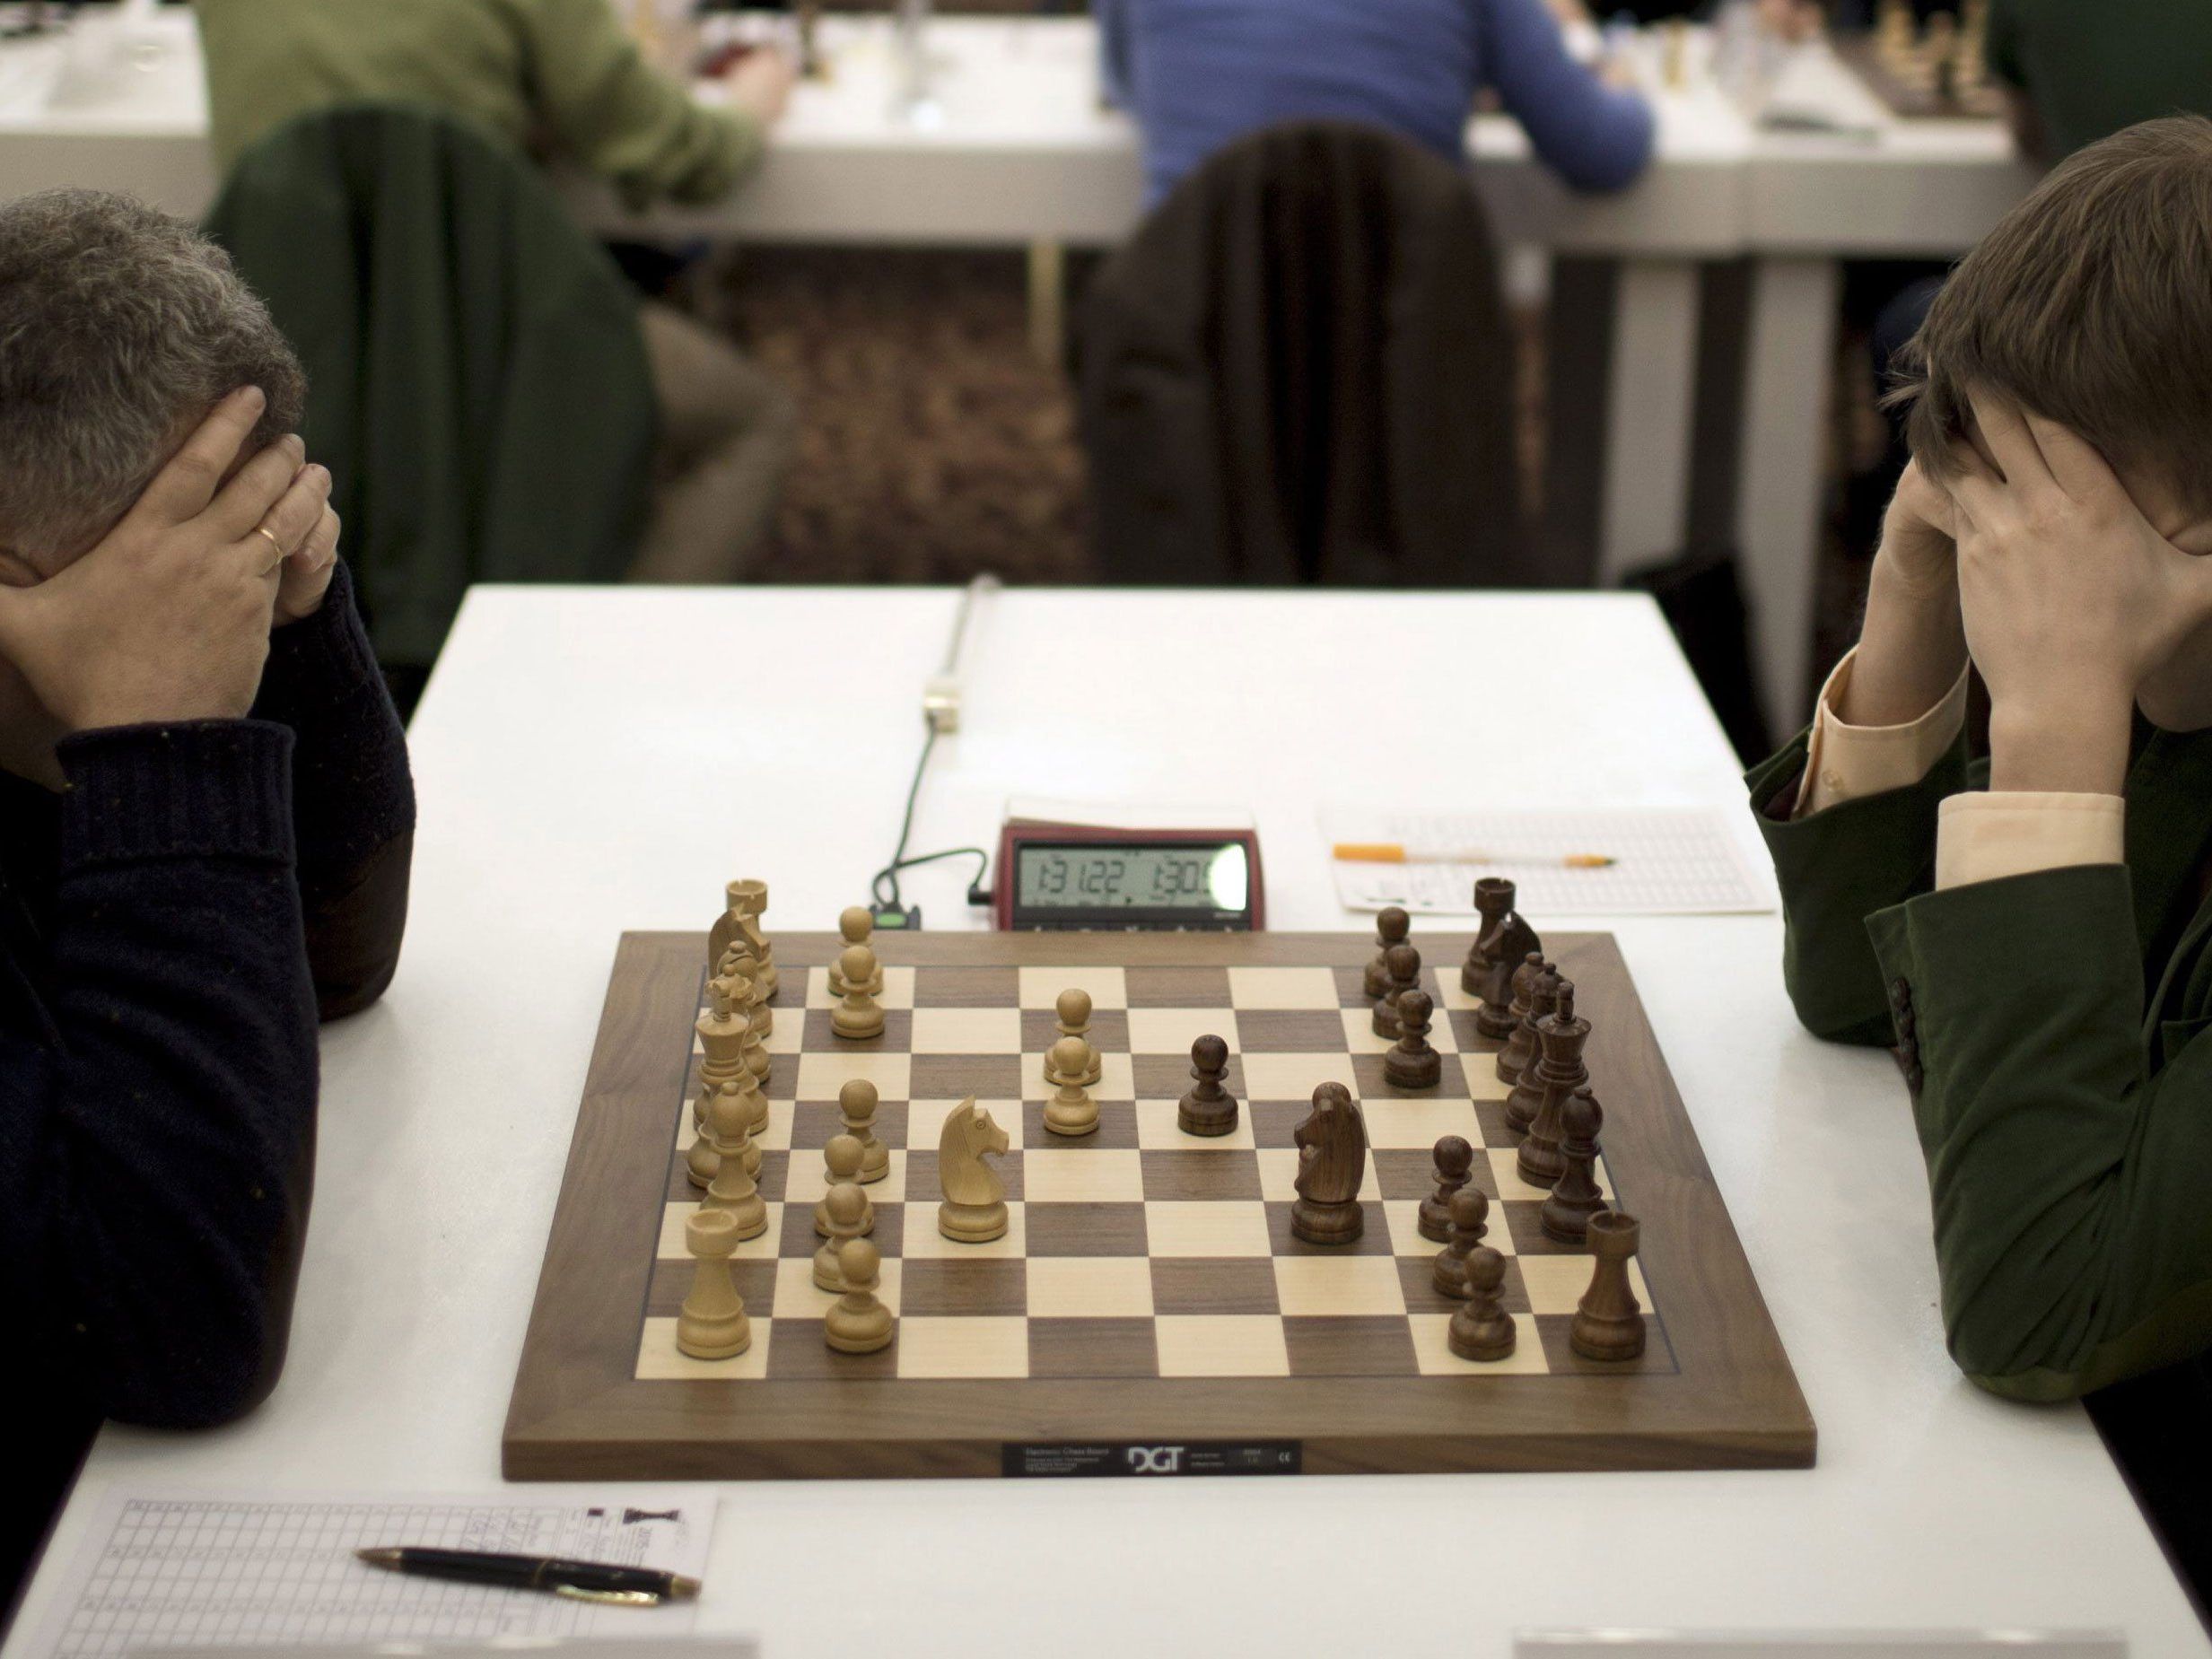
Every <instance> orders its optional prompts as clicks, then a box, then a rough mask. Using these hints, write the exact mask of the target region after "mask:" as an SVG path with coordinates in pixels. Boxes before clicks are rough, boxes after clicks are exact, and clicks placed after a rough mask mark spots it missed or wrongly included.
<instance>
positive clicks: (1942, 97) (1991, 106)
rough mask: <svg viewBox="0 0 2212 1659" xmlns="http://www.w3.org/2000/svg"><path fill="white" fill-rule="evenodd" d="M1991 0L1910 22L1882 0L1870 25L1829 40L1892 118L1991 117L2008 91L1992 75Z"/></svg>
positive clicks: (1895, 0)
mask: <svg viewBox="0 0 2212 1659" xmlns="http://www.w3.org/2000/svg"><path fill="white" fill-rule="evenodd" d="M1988 40H1989V5H1988V0H1965V4H1963V6H1962V7H1961V8H1960V10H1959V11H1958V12H1957V13H1947V12H1939V13H1937V14H1936V15H1935V16H1934V17H1933V18H1931V19H1930V20H1929V21H1928V22H1925V23H1921V22H1914V21H1913V19H1912V17H1911V15H1910V8H1909V7H1907V6H1905V5H1904V4H1900V3H1899V0H1885V4H1883V5H1882V7H1881V8H1880V11H1879V21H1878V22H1876V23H1875V27H1874V28H1873V29H1871V30H1858V31H1845V32H1841V33H1839V34H1837V35H1836V36H1835V37H1834V38H1833V39H1832V45H1833V46H1834V48H1835V53H1836V56H1837V57H1839V58H1840V59H1841V60H1842V61H1843V63H1844V65H1845V66H1846V67H1848V68H1849V69H1850V70H1851V71H1852V72H1853V73H1854V74H1857V75H1858V78H1859V79H1860V80H1861V81H1863V82H1865V83H1866V84H1867V90H1868V91H1869V92H1873V93H1874V95H1875V97H1876V98H1878V99H1880V100H1882V102H1883V103H1884V105H1886V106H1887V107H1888V109H1889V111H1890V113H1891V114H1892V115H1894V116H1897V117H1899V118H1902V119H1905V120H1914V121H1931V120H1932V121H1990V120H1996V119H1998V118H2001V117H2002V116H2003V115H2004V113H2005V94H2004V89H2003V88H2002V86H2000V85H1999V83H1998V82H1997V80H1996V79H1995V77H1993V76H1992V75H1991V74H1990V73H1989V59H1988V57H1987V48H1988Z"/></svg>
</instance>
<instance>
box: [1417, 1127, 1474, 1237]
mask: <svg viewBox="0 0 2212 1659" xmlns="http://www.w3.org/2000/svg"><path fill="white" fill-rule="evenodd" d="M1435 1156H1436V1166H1437V1167H1436V1175H1437V1190H1436V1192H1434V1193H1432V1194H1431V1195H1430V1196H1429V1197H1427V1198H1424V1199H1422V1200H1421V1236H1422V1237H1423V1238H1433V1239H1435V1240H1436V1242H1437V1243H1438V1244H1444V1243H1446V1242H1447V1240H1449V1239H1450V1237H1451V1236H1452V1194H1453V1193H1455V1192H1458V1191H1459V1189H1460V1188H1462V1187H1464V1186H1465V1185H1466V1184H1467V1183H1468V1182H1469V1181H1470V1180H1472V1179H1473V1173H1474V1148H1473V1147H1471V1146H1469V1145H1468V1144H1467V1143H1466V1141H1465V1140H1464V1139H1462V1138H1461V1137H1459V1136H1457V1135H1447V1136H1445V1137H1444V1139H1441V1140H1439V1141H1438V1142H1437V1147H1436V1154H1435Z"/></svg>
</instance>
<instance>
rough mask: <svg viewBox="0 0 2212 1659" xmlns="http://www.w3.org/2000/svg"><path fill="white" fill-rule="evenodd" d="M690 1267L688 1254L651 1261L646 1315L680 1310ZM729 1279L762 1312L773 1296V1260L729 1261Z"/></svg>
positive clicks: (688, 1285)
mask: <svg viewBox="0 0 2212 1659" xmlns="http://www.w3.org/2000/svg"><path fill="white" fill-rule="evenodd" d="M692 1273H693V1264H692V1262H691V1260H690V1259H689V1258H688V1257H686V1258H685V1259H684V1260H682V1261H680V1262H671V1261H666V1260H663V1261H659V1262H654V1263H653V1273H652V1278H651V1280H649V1281H648V1283H647V1284H646V1287H645V1313H646V1316H647V1317H648V1318H660V1319H673V1318H675V1317H676V1315H677V1314H680V1313H682V1312H683V1311H684V1298H685V1297H687V1296H689V1295H690V1294H691V1279H692ZM730 1283H731V1284H733V1285H735V1286H736V1287H737V1288H738V1294H739V1296H740V1297H744V1298H745V1305H746V1306H747V1307H748V1308H750V1309H752V1310H753V1311H754V1312H756V1313H757V1314H765V1313H766V1312H767V1311H768V1306H769V1304H771V1303H772V1302H774V1300H775V1263H774V1262H731V1263H730Z"/></svg>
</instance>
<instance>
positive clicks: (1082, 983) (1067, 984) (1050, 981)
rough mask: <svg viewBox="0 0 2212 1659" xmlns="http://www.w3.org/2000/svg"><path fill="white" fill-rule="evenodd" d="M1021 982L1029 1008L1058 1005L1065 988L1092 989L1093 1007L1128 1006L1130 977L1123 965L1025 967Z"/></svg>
mask: <svg viewBox="0 0 2212 1659" xmlns="http://www.w3.org/2000/svg"><path fill="white" fill-rule="evenodd" d="M1020 986H1021V1006H1022V1007H1024V1008H1057V1007H1058V1006H1059V1002H1060V993H1061V992H1062V991H1088V992H1089V993H1090V1006H1091V1008H1093V1009H1094V1010H1096V1009H1098V1008H1127V1007H1128V1006H1129V981H1128V979H1127V978H1126V976H1125V975H1124V974H1123V971H1122V970H1121V969H1120V968H1106V967H1087V968H1024V969H1022V970H1021V979H1020Z"/></svg>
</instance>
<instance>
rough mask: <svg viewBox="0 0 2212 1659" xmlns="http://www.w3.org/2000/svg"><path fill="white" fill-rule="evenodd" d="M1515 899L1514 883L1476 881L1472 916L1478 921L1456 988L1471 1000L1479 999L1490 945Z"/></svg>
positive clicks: (1487, 970) (1491, 878) (1490, 878)
mask: <svg viewBox="0 0 2212 1659" xmlns="http://www.w3.org/2000/svg"><path fill="white" fill-rule="evenodd" d="M1514 898H1515V891H1514V886H1513V884H1512V883H1511V882H1510V881H1508V880H1507V879H1506V878H1504V877H1502V876H1482V877H1478V878H1476V880H1475V884H1474V913H1475V915H1476V916H1477V917H1478V918H1479V920H1478V921H1476V922H1475V924H1474V942H1473V944H1471V945H1469V946H1468V947H1467V959H1466V960H1465V961H1464V962H1463V963H1461V964H1460V965H1459V988H1460V990H1462V991H1465V992H1466V993H1467V994H1468V995H1469V996H1471V997H1479V996H1481V995H1482V986H1483V984H1484V983H1485V982H1487V981H1488V980H1489V978H1490V971H1491V956H1490V945H1491V941H1492V937H1493V935H1494V934H1495V933H1496V931H1497V929H1498V925H1499V923H1500V922H1501V921H1504V920H1505V919H1506V917H1507V916H1508V915H1509V914H1510V913H1511V912H1512V910H1513V901H1514Z"/></svg>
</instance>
